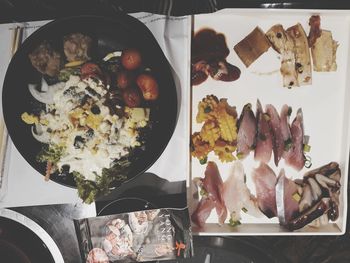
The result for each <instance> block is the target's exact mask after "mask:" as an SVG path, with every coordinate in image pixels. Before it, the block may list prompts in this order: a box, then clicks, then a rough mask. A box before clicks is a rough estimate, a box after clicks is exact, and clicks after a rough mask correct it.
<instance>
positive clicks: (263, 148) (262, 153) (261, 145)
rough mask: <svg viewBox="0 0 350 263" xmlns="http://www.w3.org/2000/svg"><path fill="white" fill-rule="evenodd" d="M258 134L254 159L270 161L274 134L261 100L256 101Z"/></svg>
mask: <svg viewBox="0 0 350 263" xmlns="http://www.w3.org/2000/svg"><path fill="white" fill-rule="evenodd" d="M256 120H257V135H256V147H255V152H254V159H255V160H256V161H261V162H264V163H268V162H269V161H270V159H271V155H272V134H271V131H270V126H269V123H268V121H267V118H266V116H265V115H264V112H263V108H262V106H261V103H260V101H259V100H257V102H256Z"/></svg>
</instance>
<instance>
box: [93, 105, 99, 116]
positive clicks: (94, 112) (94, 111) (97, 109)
mask: <svg viewBox="0 0 350 263" xmlns="http://www.w3.org/2000/svg"><path fill="white" fill-rule="evenodd" d="M91 112H92V113H93V114H95V115H97V114H100V113H101V110H100V108H99V107H98V106H97V105H93V106H92V107H91Z"/></svg>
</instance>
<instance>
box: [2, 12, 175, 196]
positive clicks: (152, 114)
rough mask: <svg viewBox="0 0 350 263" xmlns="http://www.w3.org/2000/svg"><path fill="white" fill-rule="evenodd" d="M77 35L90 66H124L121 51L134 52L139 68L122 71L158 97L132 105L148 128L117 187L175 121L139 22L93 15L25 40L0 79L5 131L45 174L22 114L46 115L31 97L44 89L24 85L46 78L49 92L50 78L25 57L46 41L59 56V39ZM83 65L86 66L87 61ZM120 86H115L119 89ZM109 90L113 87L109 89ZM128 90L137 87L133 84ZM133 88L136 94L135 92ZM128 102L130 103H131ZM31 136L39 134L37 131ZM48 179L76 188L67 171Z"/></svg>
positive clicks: (155, 54) (161, 144) (164, 74)
mask: <svg viewBox="0 0 350 263" xmlns="http://www.w3.org/2000/svg"><path fill="white" fill-rule="evenodd" d="M76 33H80V34H82V35H85V36H88V37H90V38H91V39H92V44H91V46H90V47H89V48H90V56H91V57H90V58H89V59H90V60H89V61H92V62H96V61H99V62H101V61H102V63H104V62H103V61H105V62H106V61H107V62H108V61H109V60H111V58H112V60H113V59H117V62H116V64H118V63H121V64H122V65H124V64H123V62H120V60H121V53H122V51H123V50H137V51H138V52H140V54H141V57H142V60H141V61H142V62H141V66H138V68H137V69H135V68H132V67H131V68H126V67H124V66H122V67H123V68H124V69H126V70H129V71H130V72H131V73H130V74H137V75H138V76H141V75H147V76H152V78H153V80H154V79H155V80H156V84H157V87H159V91H158V92H159V93H158V94H157V98H150V97H148V99H147V98H146V97H145V96H147V95H146V94H142V95H143V98H142V99H141V102H140V103H141V106H138V105H139V104H138V103H137V106H138V107H139V108H142V107H143V108H147V109H148V110H147V112H148V113H147V115H148V117H147V119H148V120H149V122H148V124H149V126H147V127H149V128H150V129H149V130H148V131H146V132H145V133H142V134H141V132H140V133H138V135H137V136H138V137H139V138H140V137H142V147H139V148H137V147H135V149H136V150H135V151H133V153H132V156H131V155H128V156H131V157H130V158H129V157H127V158H128V159H129V160H128V163H129V164H128V165H127V170H125V171H123V172H122V173H123V178H124V179H123V180H122V182H127V181H128V180H130V179H132V178H134V177H135V176H137V175H139V174H141V173H143V172H144V171H145V170H146V169H147V168H149V167H150V166H151V165H152V164H153V163H154V162H155V161H156V160H157V159H158V157H159V156H160V155H161V153H162V152H163V150H164V149H165V147H166V145H167V143H168V141H169V140H170V138H171V136H172V134H173V131H174V129H175V125H176V121H177V93H176V88H175V84H174V80H173V76H172V73H171V71H170V66H169V64H168V61H167V60H166V58H165V56H164V54H163V52H162V50H161V49H160V47H159V45H158V43H157V42H156V40H155V39H154V37H153V35H152V34H151V32H150V31H149V30H148V29H147V28H146V27H145V26H144V25H143V24H142V23H141V22H139V21H138V20H136V19H134V18H132V17H130V16H128V15H123V14H120V15H118V16H117V17H114V18H104V17H98V16H79V17H69V18H63V19H60V20H55V21H53V22H50V23H48V24H47V25H45V26H43V27H41V28H40V29H38V30H37V31H36V32H35V33H33V34H32V35H31V36H30V37H28V38H27V39H26V41H25V42H24V43H23V44H22V46H21V47H20V49H19V50H18V52H17V53H16V54H15V56H14V57H13V59H12V61H11V63H10V65H9V68H8V70H7V73H6V77H5V82H4V88H3V112H4V118H5V123H6V126H7V129H8V131H9V134H10V136H11V139H12V141H13V142H14V145H15V146H16V148H17V149H18V151H19V152H20V153H21V154H22V156H23V157H24V159H26V161H27V162H28V163H29V164H31V165H32V166H33V168H34V169H36V170H37V171H38V172H39V173H41V174H43V175H45V171H47V164H46V163H41V162H39V161H38V158H37V156H38V153H39V152H40V151H41V150H42V149H43V146H44V145H45V143H41V142H39V141H37V140H36V139H35V138H34V137H33V128H31V127H30V126H28V123H25V122H24V121H23V113H25V112H27V113H29V115H31V114H32V113H33V112H34V113H35V112H36V113H37V114H38V112H42V111H44V110H45V107H47V106H45V103H40V102H38V100H37V98H34V97H35V96H34V95H35V94H39V97H40V96H41V94H40V92H42V93H43V90H41V91H40V90H39V91H38V90H37V91H36V92H34V93H35V94H34V95H33V92H31V88H30V86H28V84H30V85H36V87H35V88H37V87H38V86H40V83H43V79H45V82H47V83H46V84H48V85H49V87H51V85H52V83H50V80H51V79H50V77H49V78H44V77H43V75H50V74H51V73H50V72H45V74H41V73H40V72H38V70H36V69H35V67H34V66H33V65H34V64H33V65H32V63H33V61H31V59H30V58H29V54H33V53H34V51H33V50H35V49H36V48H38V46H40V45H41V44H42V43H43V42H45V41H47V42H49V43H50V45H52V46H53V48H54V49H55V50H57V52H58V53H60V54H61V55H62V54H66V53H64V52H65V51H64V50H63V45H62V40H63V39H64V38H65V37H67V36H69V35H74V34H76ZM125 53H126V51H125ZM66 59H67V60H68V63H67V62H66V64H65V67H66V65H67V64H68V65H69V66H72V63H71V64H69V63H70V62H73V66H75V65H76V62H78V64H79V63H80V62H79V61H72V60H74V59H71V60H69V57H68V56H67V57H66ZM118 60H119V62H118ZM84 63H85V64H87V61H85V62H84ZM84 63H83V65H84ZM39 66H40V65H39ZM79 74H80V77H81V78H82V79H83V78H85V77H86V76H84V77H83V76H82V74H83V73H82V72H81V73H79ZM46 77H47V76H46ZM93 77H94V76H91V74H90V75H89V76H88V78H89V79H93ZM115 77H116V76H114V78H115ZM113 81H115V82H118V81H119V80H116V79H114V80H113V77H112V82H113ZM140 81H142V80H140ZM101 82H102V80H101ZM106 83H107V81H106ZM118 83H119V82H118ZM143 83H144V82H143ZM103 84H105V83H103ZM119 84H120V83H119ZM119 84H117V85H116V86H117V87H119V86H120V85H119ZM53 85H54V84H53ZM106 85H107V84H106ZM110 85H111V86H113V84H110ZM114 85H115V84H114ZM133 85H136V83H135V84H133ZM137 85H138V86H140V85H142V84H140V85H139V84H137ZM133 88H135V89H134V90H136V87H133ZM140 89H141V88H140ZM38 92H39V93H38ZM135 92H136V91H135ZM137 92H138V93H141V91H140V90H137ZM124 94H126V92H124V91H123V92H122V96H124ZM142 95H141V96H142ZM125 97H127V96H125ZM125 97H124V103H125V104H128V102H130V101H131V100H129V101H126V99H125ZM131 102H132V103H134V102H135V101H131ZM132 103H131V105H130V104H129V105H126V106H125V108H127V107H129V108H130V109H131V112H134V111H133V109H134V108H135V107H136V106H135V105H132ZM123 107H124V106H123ZM91 109H92V108H91ZM91 109H90V110H91ZM90 110H89V111H90ZM91 112H92V111H91ZM131 112H130V113H131ZM145 112H146V111H145ZM97 114H99V113H97ZM131 114H132V113H131ZM29 115H27V116H29ZM145 115H146V113H145ZM31 116H32V117H33V116H34V115H31ZM130 116H131V115H130ZM21 117H22V119H21ZM80 124H81V123H80ZM80 124H79V125H80ZM95 128H96V129H98V128H99V126H98V125H96V126H95ZM36 133H37V134H39V133H38V132H37V129H36ZM124 150H125V149H124ZM50 179H51V180H53V181H55V182H57V183H60V184H62V185H64V186H69V187H76V181H75V180H74V178H73V176H72V172H71V171H70V172H68V173H67V171H62V170H59V169H58V170H57V169H56V171H55V172H53V173H51V174H50ZM122 182H121V181H118V180H115V181H114V182H111V183H110V185H109V188H110V189H114V188H115V187H117V186H118V185H120V183H122ZM110 189H109V190H110ZM90 201H92V200H90Z"/></svg>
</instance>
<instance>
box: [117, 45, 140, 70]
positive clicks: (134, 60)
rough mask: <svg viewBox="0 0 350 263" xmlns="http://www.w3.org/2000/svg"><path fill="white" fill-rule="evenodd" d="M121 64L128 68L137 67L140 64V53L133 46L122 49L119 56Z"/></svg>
mask: <svg viewBox="0 0 350 263" xmlns="http://www.w3.org/2000/svg"><path fill="white" fill-rule="evenodd" d="M121 60H122V65H123V66H124V68H126V69H129V70H134V69H137V68H138V67H140V66H141V62H142V57H141V53H140V52H139V51H138V50H136V49H133V48H130V49H124V50H123V52H122V56H121Z"/></svg>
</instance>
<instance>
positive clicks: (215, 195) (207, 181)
mask: <svg viewBox="0 0 350 263" xmlns="http://www.w3.org/2000/svg"><path fill="white" fill-rule="evenodd" d="M204 174H205V177H204V179H203V188H204V189H205V191H206V192H207V193H208V195H209V196H210V197H211V198H212V199H213V201H214V202H215V209H216V212H217V214H218V217H219V224H223V223H224V222H225V220H226V217H227V209H226V206H225V201H224V198H223V189H224V183H223V181H222V178H221V176H220V172H219V169H218V167H217V165H216V163H214V162H208V165H207V168H206V170H205V173H204Z"/></svg>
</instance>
